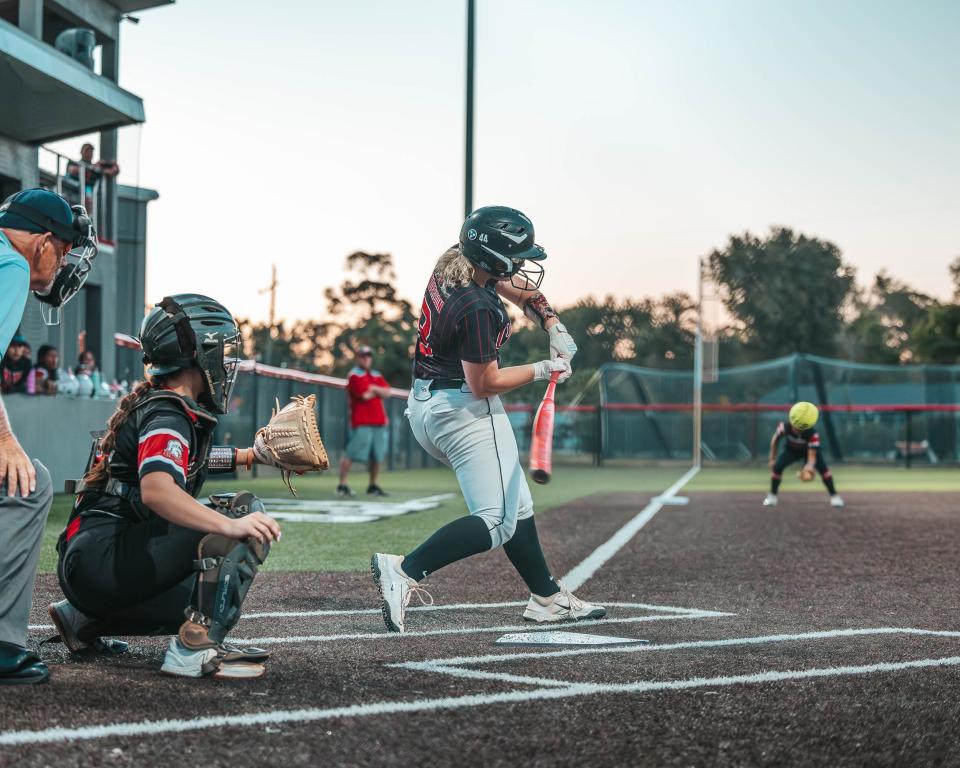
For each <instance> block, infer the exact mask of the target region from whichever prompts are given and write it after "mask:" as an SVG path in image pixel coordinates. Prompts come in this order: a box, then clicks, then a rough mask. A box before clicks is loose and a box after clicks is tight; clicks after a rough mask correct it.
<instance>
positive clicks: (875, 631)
mask: <svg viewBox="0 0 960 768" xmlns="http://www.w3.org/2000/svg"><path fill="white" fill-rule="evenodd" d="M870 635H924V636H929V637H951V638H960V632H955V631H950V630H936V629H918V628H914V627H869V628H862V629H830V630H822V631H816V632H803V633H797V634H778V635H757V636H753V637H737V638H726V639H721V640H693V641H687V642H682V643H659V644H646V645H628V646H605V647H603V648H570V649H564V650H558V651H523V652H519V653H493V654H484V655H482V656H457V657H452V658H441V659H429V660H427V661H405V662H399V663H395V664H388V665H387V666H389V667H395V668H398V669H411V670H416V671H421V672H441V673H447V674H450V672H449V670H450V669H453V668H459V667H463V666H474V665H482V664H498V663H503V662H505V661H519V660H528V659H536V660H541V659H555V658H561V657H569V656H588V655H594V654H598V653H602V654H604V655H607V654H612V653H656V652H660V651H683V650H691V649H701V648H723V647H733V646H744V645H763V644H768V643H789V642H803V641H808V640H832V639H837V638H846V637H863V636H870ZM491 674H499V673H491ZM536 679H537V678H526V680H527V681H528V682H532V681H534V680H536ZM558 683H561V684H564V683H562V682H561V681H556V680H554V681H550V682H548V683H546V684H547V685H555V684H558ZM565 684H566V685H576V684H577V683H572V682H568V683H565Z"/></svg>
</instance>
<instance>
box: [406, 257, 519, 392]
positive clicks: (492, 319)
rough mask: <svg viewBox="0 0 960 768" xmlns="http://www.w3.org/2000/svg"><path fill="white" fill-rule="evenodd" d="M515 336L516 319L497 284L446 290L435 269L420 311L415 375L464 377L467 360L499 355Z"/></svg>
mask: <svg viewBox="0 0 960 768" xmlns="http://www.w3.org/2000/svg"><path fill="white" fill-rule="evenodd" d="M509 338H510V318H509V316H508V315H507V310H506V309H505V308H504V306H503V302H502V301H501V300H500V297H499V296H498V295H497V292H496V290H495V289H494V284H493V283H491V284H490V285H489V286H479V285H475V284H472V283H471V284H470V285H468V286H467V287H466V288H454V289H453V290H452V291H449V292H448V293H445V292H444V291H443V289H442V288H441V286H440V284H439V281H438V277H437V275H436V274H433V275H431V277H430V282H428V283H427V290H426V292H425V293H424V296H423V305H422V307H421V311H420V326H419V331H418V334H417V351H416V356H415V359H414V365H413V375H414V378H417V379H462V378H464V374H463V364H462V362H461V361H463V360H466V361H467V362H468V363H489V362H491V361H492V360H499V359H500V347H502V346H503V345H504V344H505V343H506V341H507V339H509Z"/></svg>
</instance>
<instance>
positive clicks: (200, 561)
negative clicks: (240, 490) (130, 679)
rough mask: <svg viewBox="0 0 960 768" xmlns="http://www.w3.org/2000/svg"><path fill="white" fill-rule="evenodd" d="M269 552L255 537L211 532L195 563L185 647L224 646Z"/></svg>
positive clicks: (184, 629)
mask: <svg viewBox="0 0 960 768" xmlns="http://www.w3.org/2000/svg"><path fill="white" fill-rule="evenodd" d="M251 496H252V494H251ZM254 498H256V497H254ZM269 552H270V545H269V544H261V543H260V542H259V541H257V540H256V539H253V538H250V539H246V540H244V541H240V540H238V539H231V538H228V537H226V536H221V535H219V534H215V533H211V534H210V535H208V536H204V537H203V538H202V539H201V540H200V544H199V545H198V546H197V555H198V557H197V560H196V562H195V566H196V569H197V570H198V571H199V572H200V573H199V575H198V576H197V584H196V586H195V587H194V591H193V605H192V606H191V607H190V608H188V609H187V611H186V615H187V620H186V621H185V622H184V623H183V625H182V626H181V627H180V640H181V642H182V643H183V644H184V645H186V646H187V647H188V648H191V649H193V650H198V649H201V648H213V647H216V646H220V645H221V644H222V643H223V639H224V637H226V634H227V632H229V631H230V630H231V629H232V628H233V627H234V626H236V623H237V622H238V621H240V609H241V607H242V606H243V600H244V598H245V597H246V596H247V592H248V591H249V590H250V585H251V584H253V580H254V578H255V577H256V575H257V571H258V570H259V568H260V566H261V565H262V564H263V562H264V560H266V559H267V554H268V553H269Z"/></svg>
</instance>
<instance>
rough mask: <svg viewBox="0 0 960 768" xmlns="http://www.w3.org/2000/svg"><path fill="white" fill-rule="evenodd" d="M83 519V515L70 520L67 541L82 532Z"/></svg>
mask: <svg viewBox="0 0 960 768" xmlns="http://www.w3.org/2000/svg"><path fill="white" fill-rule="evenodd" d="M82 521H83V518H82V517H75V518H73V520H71V521H70V524H69V525H68V526H67V541H70V539H72V538H73V537H74V536H76V535H77V534H78V533H79V532H80V523H81V522H82Z"/></svg>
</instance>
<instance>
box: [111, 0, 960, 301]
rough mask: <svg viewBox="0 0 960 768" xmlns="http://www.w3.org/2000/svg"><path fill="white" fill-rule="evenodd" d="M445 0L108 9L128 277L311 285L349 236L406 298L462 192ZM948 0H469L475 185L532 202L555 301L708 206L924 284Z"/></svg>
mask: <svg viewBox="0 0 960 768" xmlns="http://www.w3.org/2000/svg"><path fill="white" fill-rule="evenodd" d="M465 7H466V3H465V2H461V1H460V0H402V1H401V0H353V1H352V2H349V3H343V2H332V1H331V0H316V1H308V0H280V1H279V2H275V3H262V2H248V1H247V0H180V2H177V3H176V4H175V5H173V6H167V7H162V8H158V9H155V10H151V11H146V12H144V13H143V14H141V20H142V21H141V24H140V25H138V26H133V25H129V24H126V25H125V26H124V31H123V37H122V48H121V56H122V70H121V71H122V74H121V85H123V86H124V87H125V88H127V89H129V90H131V91H133V92H134V93H136V94H138V95H139V96H141V97H142V98H143V99H144V102H145V106H146V113H147V123H146V124H145V125H144V126H143V127H142V128H136V129H125V130H124V131H123V132H122V138H121V152H120V162H121V165H122V167H123V177H122V181H124V182H126V183H140V184H142V185H144V186H148V187H153V188H155V189H157V190H158V191H159V192H160V195H161V197H160V199H159V200H158V201H157V202H155V203H153V204H152V206H151V209H150V214H149V217H150V218H149V243H148V259H149V271H148V293H149V296H151V297H157V298H159V297H160V296H163V295H164V294H167V293H174V292H180V291H186V290H196V291H200V292H203V293H208V294H210V295H212V296H214V297H215V298H217V299H219V300H221V301H223V302H224V303H225V304H227V305H228V306H229V307H230V308H231V309H232V310H233V311H234V312H235V314H237V315H239V316H252V317H254V318H264V317H265V316H266V313H267V307H268V299H267V297H266V296H264V295H260V294H259V293H258V291H257V289H258V288H261V287H263V286H265V285H266V284H267V283H268V282H269V279H270V265H271V263H276V265H277V269H278V272H279V280H280V288H279V293H278V308H279V310H280V314H281V315H283V316H286V317H288V318H295V317H310V316H313V317H316V316H319V315H321V314H322V312H323V300H322V294H323V290H324V288H326V287H328V286H330V285H336V284H338V283H339V282H340V281H341V279H342V276H343V273H342V268H343V261H344V257H345V256H346V255H347V254H348V253H350V252H351V251H354V250H368V251H386V252H389V253H391V254H393V255H394V257H395V259H396V262H397V268H398V272H399V282H400V289H401V292H402V293H403V294H404V295H406V296H407V297H408V298H410V299H411V300H412V301H414V303H416V304H419V300H420V296H421V294H422V290H423V287H424V285H425V282H426V279H427V276H428V274H429V271H430V268H431V266H432V265H433V263H434V261H435V260H436V258H437V257H438V256H439V255H440V253H442V251H443V250H444V249H445V248H446V247H447V246H448V245H450V244H451V243H453V242H454V241H455V239H456V237H457V233H458V230H459V225H460V222H461V220H462V213H463V211H462V209H463V124H464V94H463V86H464V59H465ZM958 28H960V3H956V2H949V1H946V0H944V1H943V2H937V1H935V0H927V1H926V2H921V3H907V2H899V3H894V2H883V1H882V0H876V1H874V0H847V1H845V2H836V1H835V0H834V1H830V2H826V1H822V0H810V1H808V2H803V3H786V2H769V1H768V0H711V1H709V2H708V1H706V0H683V1H682V2H676V1H674V0H669V1H668V0H662V1H660V2H643V1H640V0H635V1H630V0H625V1H616V0H595V1H594V2H586V1H585V0H578V1H577V2H574V1H573V0H521V1H519V2H518V1H517V0H512V1H511V0H477V122H476V148H477V151H476V161H475V162H476V166H475V167H476V172H475V175H476V187H475V192H474V203H475V205H477V206H479V205H487V204H505V205H511V206H514V207H517V208H520V209H521V210H523V211H525V212H526V213H527V214H528V215H530V216H531V218H532V219H533V221H534V224H535V226H536V232H537V240H538V242H540V243H541V244H542V245H543V246H545V247H546V249H547V252H548V254H549V259H548V261H547V262H545V267H546V268H547V276H546V280H545V282H544V292H545V293H546V295H547V296H548V297H549V298H550V299H551V300H552V301H553V303H554V304H555V305H561V306H562V305H564V304H569V303H571V302H573V301H575V300H576V299H577V298H579V297H581V296H584V295H586V294H593V295H595V296H597V297H602V296H604V295H607V294H613V295H615V296H617V297H623V296H633V297H640V296H645V295H659V294H662V293H665V292H671V291H675V290H686V291H689V292H691V293H692V292H694V291H695V289H696V284H695V275H696V263H697V257H698V256H702V255H705V254H706V253H708V252H709V251H710V250H711V249H712V248H714V247H717V246H721V245H722V244H723V243H724V241H725V239H726V237H727V236H728V235H729V234H730V233H735V232H742V231H743V230H745V229H749V230H752V231H755V232H764V231H766V230H767V229H768V228H769V227H770V226H771V225H788V226H792V227H795V228H797V229H799V230H802V231H803V232H805V233H807V234H810V235H816V236H819V237H822V238H827V239H829V240H832V241H833V242H835V243H836V244H837V245H838V246H839V247H840V248H841V249H842V251H843V253H844V256H845V259H846V260H847V261H848V262H850V263H852V264H853V265H854V266H856V268H857V270H858V277H859V280H860V281H861V282H862V283H866V282H869V281H870V279H871V277H872V275H873V273H875V272H876V271H877V270H880V269H887V270H889V271H890V272H891V273H893V274H895V275H897V276H900V277H902V278H904V279H906V280H908V281H909V282H910V283H911V284H913V285H914V286H916V287H917V288H919V289H921V290H923V291H927V292H929V293H932V294H934V295H936V296H939V297H943V298H946V297H947V296H948V294H949V292H950V288H949V281H948V277H947V264H948V263H949V262H950V260H951V259H953V258H954V257H956V256H957V255H960V226H958V214H960V190H958V179H960V142H958V141H957V137H958V136H960V89H958V87H957V83H960V49H958V48H957V45H956V38H955V34H956V30H957V29H958Z"/></svg>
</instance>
